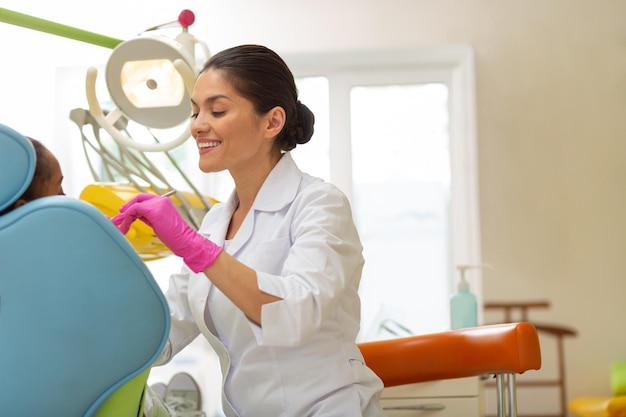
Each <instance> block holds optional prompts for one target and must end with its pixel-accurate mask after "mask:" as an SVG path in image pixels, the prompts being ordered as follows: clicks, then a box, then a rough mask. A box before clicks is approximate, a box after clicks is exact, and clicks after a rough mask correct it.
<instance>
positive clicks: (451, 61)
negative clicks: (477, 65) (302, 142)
mask: <svg viewBox="0 0 626 417" xmlns="http://www.w3.org/2000/svg"><path fill="white" fill-rule="evenodd" d="M286 60H287V62H288V64H289V65H290V67H291V68H292V70H293V72H294V75H296V77H297V84H298V89H299V91H300V97H301V101H302V102H303V103H305V104H306V105H307V106H309V107H310V108H311V110H312V111H313V112H314V113H315V116H316V131H315V135H314V137H313V139H312V140H311V142H310V143H309V144H307V145H306V146H303V147H300V148H296V149H295V150H294V151H293V156H294V159H295V160H296V161H297V163H298V165H299V166H300V168H301V169H302V170H303V171H305V172H308V173H310V174H312V175H316V176H319V177H322V178H324V179H326V180H329V181H331V182H333V183H335V184H336V185H337V186H339V188H341V189H342V190H343V191H344V192H345V193H346V195H347V196H348V198H349V199H350V200H351V203H352V208H353V212H354V217H355V221H356V223H357V227H358V228H359V232H360V235H361V239H362V242H363V246H364V256H365V267H364V271H363V278H362V281H361V287H360V294H361V299H362V326H361V333H360V335H359V340H376V339H383V338H389V337H397V336H403V335H407V334H420V333H428V332H434V331H443V330H446V329H448V328H449V303H448V299H449V297H450V294H451V293H452V290H453V288H454V285H453V284H454V282H455V275H454V274H455V265H457V264H461V263H480V253H479V236H478V217H477V207H476V201H477V195H476V192H477V187H476V181H477V180H476V177H477V175H476V169H475V164H474V146H475V144H474V140H475V137H474V132H473V128H474V124H473V122H472V121H473V118H474V109H473V105H472V100H473V81H472V75H473V73H472V54H471V50H470V49H469V48H465V47H450V48H442V49H434V50H418V51H405V52H394V51H392V52H379V53H363V54H359V53H354V54H341V55H339V54H337V55H324V56H310V55H308V56H298V57H287V58H286ZM313 147H314V148H313ZM312 148H313V149H312ZM471 285H472V289H473V291H475V292H476V294H477V295H478V296H479V297H480V292H481V291H480V282H479V281H478V279H477V277H476V276H474V277H473V280H472V282H471Z"/></svg>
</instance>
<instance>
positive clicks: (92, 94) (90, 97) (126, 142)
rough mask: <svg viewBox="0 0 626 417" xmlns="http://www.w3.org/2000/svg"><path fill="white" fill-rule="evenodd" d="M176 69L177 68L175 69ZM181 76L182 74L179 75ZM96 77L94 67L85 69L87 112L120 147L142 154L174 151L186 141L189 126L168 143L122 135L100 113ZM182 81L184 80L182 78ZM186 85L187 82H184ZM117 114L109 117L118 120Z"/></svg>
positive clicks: (117, 112) (96, 73)
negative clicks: (136, 139)
mask: <svg viewBox="0 0 626 417" xmlns="http://www.w3.org/2000/svg"><path fill="white" fill-rule="evenodd" d="M177 69H178V68H177ZM179 71H180V70H179ZM181 75H182V74H181ZM97 77H98V70H97V69H96V68H94V67H90V68H88V69H87V77H86V80H85V91H86V94H87V104H88V105H89V112H90V113H91V115H92V116H93V118H94V119H95V120H96V122H98V124H99V125H100V127H102V128H103V129H104V130H106V131H107V133H108V134H109V135H111V137H112V138H113V139H115V141H116V142H117V143H118V144H119V145H120V146H124V147H128V148H133V149H137V150H138V151H142V152H166V151H169V150H171V149H174V148H176V147H178V146H180V145H182V144H183V142H185V141H186V140H187V139H189V136H190V133H189V125H186V126H185V129H184V130H183V131H182V132H181V134H180V135H179V136H178V137H177V138H175V139H174V140H171V141H169V142H159V143H139V142H136V141H134V140H133V139H132V138H131V137H130V136H128V135H127V134H124V133H122V132H121V131H120V130H119V129H117V128H115V126H113V123H111V122H110V121H109V120H108V119H107V118H106V117H105V116H104V112H103V111H102V107H100V103H99V102H98V98H97V97H96V78H97ZM183 79H186V77H185V76H183ZM185 84H187V82H185ZM119 114H121V111H119V109H117V108H116V109H115V110H114V111H112V112H111V113H110V115H111V116H114V117H117V118H119Z"/></svg>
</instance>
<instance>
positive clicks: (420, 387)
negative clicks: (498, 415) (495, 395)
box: [380, 377, 484, 417]
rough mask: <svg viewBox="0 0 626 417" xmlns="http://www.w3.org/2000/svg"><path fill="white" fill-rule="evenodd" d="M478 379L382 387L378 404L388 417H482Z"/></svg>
mask: <svg viewBox="0 0 626 417" xmlns="http://www.w3.org/2000/svg"><path fill="white" fill-rule="evenodd" d="M482 398H483V396H482V384H481V383H480V380H479V378H476V377H470V378H458V379H447V380H442V381H430V382H421V383H418V384H407V385H400V386H396V387H389V388H385V389H384V390H383V393H382V397H381V400H380V402H381V405H382V407H383V409H384V410H385V414H386V415H387V416H388V417H425V416H429V417H431V416H432V417H459V416H463V417H479V416H484V406H483V403H482Z"/></svg>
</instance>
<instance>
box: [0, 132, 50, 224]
mask: <svg viewBox="0 0 626 417" xmlns="http://www.w3.org/2000/svg"><path fill="white" fill-rule="evenodd" d="M28 139H29V140H30V142H31V143H32V144H33V147H34V148H35V157H36V161H37V162H36V163H35V173H34V175H33V179H32V180H31V182H30V185H29V186H28V188H27V189H26V191H24V193H23V194H22V195H21V196H20V197H19V198H18V199H17V200H26V201H32V200H35V199H37V198H40V197H43V196H44V184H45V182H46V181H47V179H48V178H50V176H51V175H52V167H51V161H50V155H51V153H50V151H49V150H48V148H46V147H45V146H44V145H43V144H42V143H41V142H40V141H38V140H37V139H33V138H31V137H28ZM17 200H16V201H17ZM14 208H15V203H14V204H11V205H10V206H9V207H7V208H5V209H4V210H2V211H1V212H0V215H3V214H6V213H8V212H10V211H11V210H13V209H14Z"/></svg>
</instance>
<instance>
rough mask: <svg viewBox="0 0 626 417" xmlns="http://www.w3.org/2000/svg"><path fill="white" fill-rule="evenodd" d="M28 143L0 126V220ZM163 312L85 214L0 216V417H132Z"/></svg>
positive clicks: (112, 234) (121, 251)
mask: <svg viewBox="0 0 626 417" xmlns="http://www.w3.org/2000/svg"><path fill="white" fill-rule="evenodd" d="M34 169H35V152H34V149H33V147H32V145H31V143H30V141H29V140H28V139H27V138H25V137H24V136H22V135H21V134H19V133H18V132H16V131H14V130H13V129H11V128H9V127H7V126H5V125H1V124H0V210H2V209H4V208H5V207H8V206H10V205H11V204H13V203H14V202H15V201H16V200H17V199H18V198H19V197H20V196H21V194H22V193H23V192H24V191H25V189H26V188H27V187H28V185H29V184H30V181H31V179H32V177H33V173H34ZM169 326H170V322H169V311H168V307H167V304H166V301H165V298H164V296H163V294H162V292H161V290H160V289H159V287H158V285H157V284H156V282H155V281H154V279H153V277H152V275H151V273H150V271H149V270H148V268H147V267H146V265H145V263H144V262H143V261H142V260H141V258H140V257H139V255H138V254H137V253H136V251H135V250H134V249H133V247H132V246H131V245H130V244H129V242H128V241H127V239H126V238H125V237H124V236H123V235H122V234H121V233H119V231H118V230H117V229H116V228H115V227H114V226H113V225H112V224H110V222H109V221H108V219H107V218H106V217H105V216H103V215H102V213H101V212H100V211H98V210H97V209H96V208H95V207H93V206H92V205H90V204H88V203H85V202H83V201H80V200H77V199H73V198H71V197H64V196H54V197H44V198H40V199H37V200H34V201H31V202H29V203H27V204H25V205H23V206H21V207H19V208H17V209H15V210H13V211H11V212H9V213H7V214H5V215H3V216H0V415H1V416H7V417H8V416H15V417H20V416H24V417H38V416H46V417H83V416H84V417H88V416H98V417H137V416H141V414H142V406H143V401H142V394H143V392H144V388H145V384H146V381H147V377H148V372H149V370H150V366H151V365H152V363H153V362H154V361H155V360H156V358H157V357H158V355H159V353H160V352H161V350H162V349H163V346H164V345H165V342H166V339H167V335H168V333H169Z"/></svg>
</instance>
